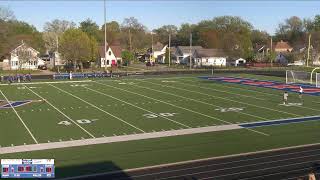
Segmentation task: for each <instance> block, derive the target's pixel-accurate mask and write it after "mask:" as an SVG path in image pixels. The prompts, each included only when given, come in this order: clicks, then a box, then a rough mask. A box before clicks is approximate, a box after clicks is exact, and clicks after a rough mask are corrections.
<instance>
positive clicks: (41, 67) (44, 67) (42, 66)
mask: <svg viewBox="0 0 320 180" xmlns="http://www.w3.org/2000/svg"><path fill="white" fill-rule="evenodd" d="M38 69H41V70H47V69H48V68H47V66H46V65H40V66H38Z"/></svg>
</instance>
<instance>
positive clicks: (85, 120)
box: [58, 119, 98, 126]
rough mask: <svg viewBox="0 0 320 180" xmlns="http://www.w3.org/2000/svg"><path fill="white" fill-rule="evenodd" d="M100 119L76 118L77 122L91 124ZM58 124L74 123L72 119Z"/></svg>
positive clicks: (67, 124)
mask: <svg viewBox="0 0 320 180" xmlns="http://www.w3.org/2000/svg"><path fill="white" fill-rule="evenodd" d="M97 120H98V119H91V120H89V119H79V120H76V122H77V123H79V124H90V123H92V122H94V121H97ZM58 124H60V125H65V126H70V125H72V123H71V122H70V121H60V122H59V123H58Z"/></svg>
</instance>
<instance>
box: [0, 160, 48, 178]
mask: <svg viewBox="0 0 320 180" xmlns="http://www.w3.org/2000/svg"><path fill="white" fill-rule="evenodd" d="M1 178H54V159H1Z"/></svg>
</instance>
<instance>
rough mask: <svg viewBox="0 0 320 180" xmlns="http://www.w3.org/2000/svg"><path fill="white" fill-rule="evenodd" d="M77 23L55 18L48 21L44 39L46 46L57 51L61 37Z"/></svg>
mask: <svg viewBox="0 0 320 180" xmlns="http://www.w3.org/2000/svg"><path fill="white" fill-rule="evenodd" d="M75 27H76V24H75V23H74V22H70V21H66V20H59V19H55V20H53V21H51V22H46V23H45V25H44V27H43V29H44V32H43V36H42V38H43V41H44V42H45V47H46V48H47V50H49V51H57V48H58V43H59V38H60V37H61V35H62V34H63V33H64V32H65V31H67V30H68V29H71V28H75Z"/></svg>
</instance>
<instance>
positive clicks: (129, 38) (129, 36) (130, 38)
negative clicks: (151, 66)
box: [129, 27, 132, 52]
mask: <svg viewBox="0 0 320 180" xmlns="http://www.w3.org/2000/svg"><path fill="white" fill-rule="evenodd" d="M129 44H130V52H132V44H131V27H129Z"/></svg>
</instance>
